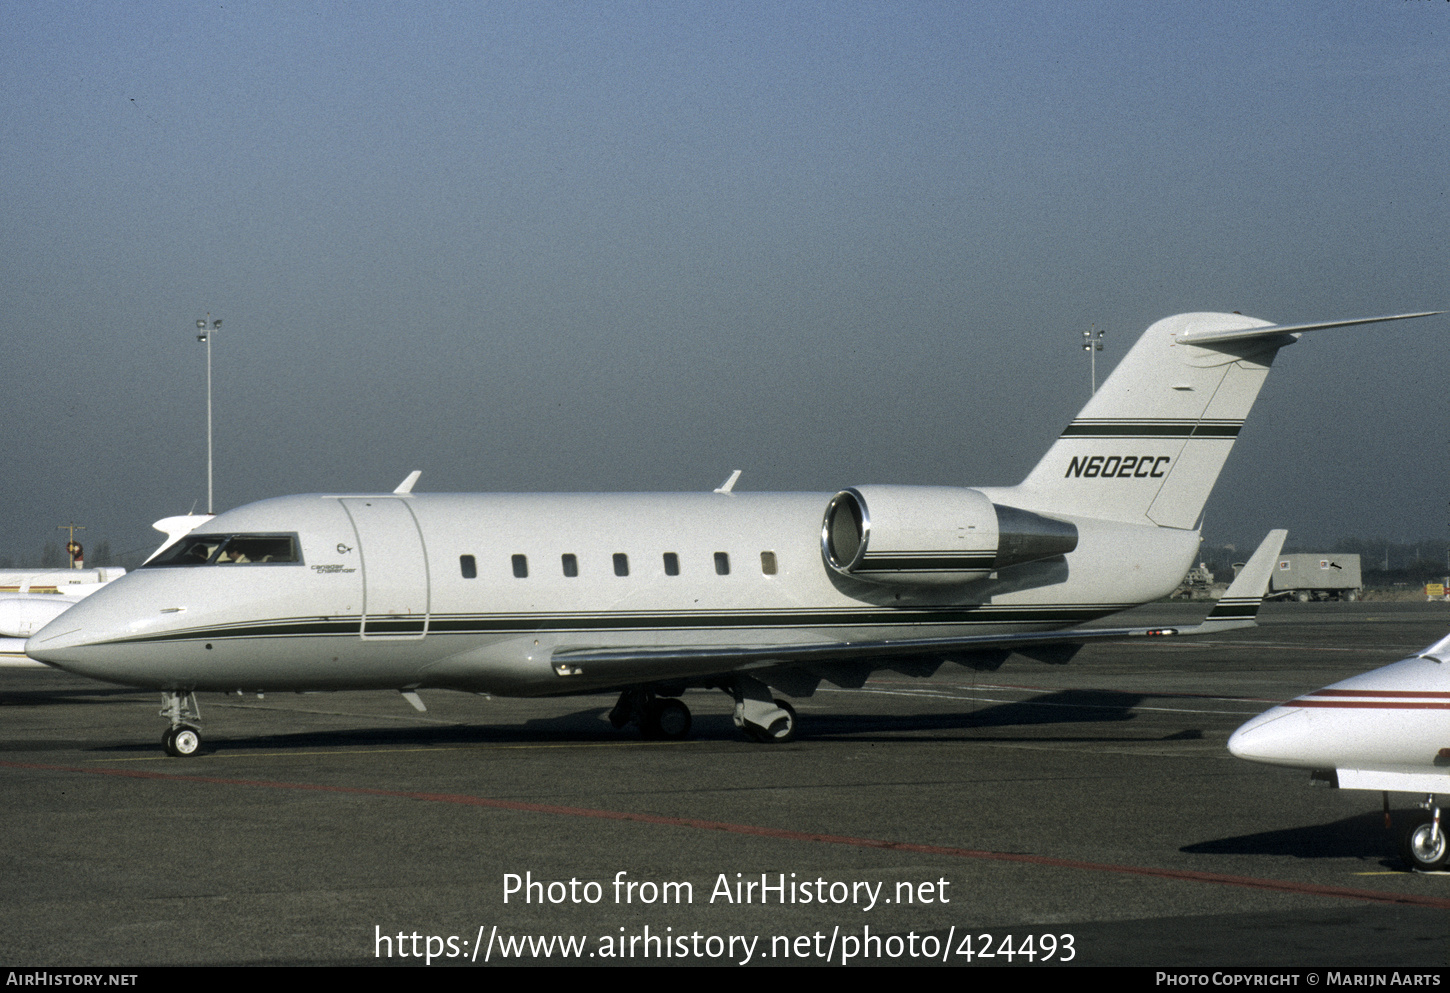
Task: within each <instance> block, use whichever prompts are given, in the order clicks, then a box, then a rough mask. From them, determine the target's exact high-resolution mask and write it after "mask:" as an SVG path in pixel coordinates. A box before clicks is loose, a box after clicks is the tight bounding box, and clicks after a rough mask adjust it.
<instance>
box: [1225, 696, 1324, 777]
mask: <svg viewBox="0 0 1450 993" xmlns="http://www.w3.org/2000/svg"><path fill="white" fill-rule="evenodd" d="M1307 716H1308V715H1306V714H1305V713H1304V712H1303V711H1302V710H1299V709H1297V708H1290V707H1275V708H1273V709H1272V710H1266V711H1264V712H1263V713H1262V714H1260V715H1259V716H1258V717H1255V718H1254V719H1253V720H1251V721H1249V722H1248V723H1247V724H1245V725H1243V726H1242V727H1240V728H1239V729H1238V730H1237V731H1235V732H1234V733H1233V735H1232V736H1230V737H1229V739H1228V750H1229V751H1230V752H1231V753H1232V754H1234V755H1235V756H1237V757H1238V758H1241V759H1247V760H1248V761H1250V762H1267V763H1269V764H1270V765H1290V766H1299V767H1305V766H1313V765H1314V758H1313V756H1312V755H1311V754H1310V753H1311V752H1313V751H1314V750H1315V749H1314V748H1313V744H1314V743H1313V734H1312V733H1311V729H1310V728H1309V726H1308V725H1309V721H1308V719H1307Z"/></svg>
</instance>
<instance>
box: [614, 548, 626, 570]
mask: <svg viewBox="0 0 1450 993" xmlns="http://www.w3.org/2000/svg"><path fill="white" fill-rule="evenodd" d="M614 574H615V575H616V576H628V575H629V556H628V555H626V554H624V553H623V552H615V553H614Z"/></svg>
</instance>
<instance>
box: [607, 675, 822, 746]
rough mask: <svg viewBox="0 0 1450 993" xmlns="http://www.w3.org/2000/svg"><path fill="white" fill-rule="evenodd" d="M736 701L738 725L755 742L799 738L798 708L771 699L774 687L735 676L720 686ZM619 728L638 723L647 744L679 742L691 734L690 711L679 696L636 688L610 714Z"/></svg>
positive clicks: (620, 697)
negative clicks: (797, 736)
mask: <svg viewBox="0 0 1450 993" xmlns="http://www.w3.org/2000/svg"><path fill="white" fill-rule="evenodd" d="M716 685H717V686H718V687H719V688H720V689H722V690H724V691H725V692H726V693H729V694H730V695H731V697H733V698H734V700H735V726H736V727H738V728H739V729H740V730H741V731H743V732H744V733H745V734H746V736H747V737H749V738H750V739H751V740H753V741H759V742H762V743H766V744H775V745H778V744H783V743H784V742H787V741H792V740H794V739H795V733H796V715H795V708H794V707H792V706H791V705H790V704H789V703H786V702H785V701H784V700H781V699H779V698H775V697H772V696H771V693H770V687H769V686H766V685H765V684H764V683H762V682H761V681H760V680H758V679H755V678H754V677H752V676H739V675H737V676H732V677H731V678H730V679H729V681H728V682H725V683H718V684H716ZM609 723H610V724H613V725H614V726H615V727H616V728H622V727H624V726H625V725H627V724H635V725H637V726H638V727H639V732H640V735H641V736H642V737H644V738H645V739H646V740H647V741H661V740H663V741H679V740H681V739H683V738H685V737H688V735H689V733H690V708H689V707H686V706H685V704H684V703H683V702H682V701H681V700H679V699H678V698H676V697H664V696H658V695H656V692H655V690H654V689H652V688H651V687H648V686H633V687H630V688H629V689H627V690H625V691H624V692H623V693H621V694H619V702H618V703H616V704H615V705H614V709H613V710H611V711H610V712H609Z"/></svg>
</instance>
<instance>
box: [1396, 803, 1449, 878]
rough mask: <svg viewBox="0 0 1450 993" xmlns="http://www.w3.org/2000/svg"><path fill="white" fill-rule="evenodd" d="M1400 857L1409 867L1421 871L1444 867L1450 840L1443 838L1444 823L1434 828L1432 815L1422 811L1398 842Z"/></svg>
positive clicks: (1438, 869)
mask: <svg viewBox="0 0 1450 993" xmlns="http://www.w3.org/2000/svg"><path fill="white" fill-rule="evenodd" d="M1400 857H1401V858H1402V859H1404V860H1405V864H1406V865H1408V866H1409V867H1410V868H1411V869H1419V870H1420V871H1421V872H1438V871H1440V870H1443V869H1444V868H1445V863H1446V860H1447V857H1450V841H1447V840H1446V838H1445V825H1444V824H1443V823H1442V824H1440V825H1439V830H1436V825H1435V823H1434V816H1433V815H1432V814H1431V813H1430V812H1429V811H1422V812H1421V813H1419V814H1418V815H1417V816H1416V818H1415V820H1414V821H1413V822H1412V823H1411V824H1410V829H1409V830H1408V831H1407V832H1405V835H1404V837H1403V838H1402V839H1401V842H1400Z"/></svg>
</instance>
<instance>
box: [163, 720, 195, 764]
mask: <svg viewBox="0 0 1450 993" xmlns="http://www.w3.org/2000/svg"><path fill="white" fill-rule="evenodd" d="M161 747H162V748H164V749H165V750H166V754H167V755H170V756H172V757H173V758H179V759H184V758H187V757H189V756H192V755H195V754H196V753H197V752H198V751H199V750H200V749H201V732H199V731H198V730H197V729H196V728H189V727H179V728H167V729H166V733H165V734H163V735H162V736H161Z"/></svg>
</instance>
